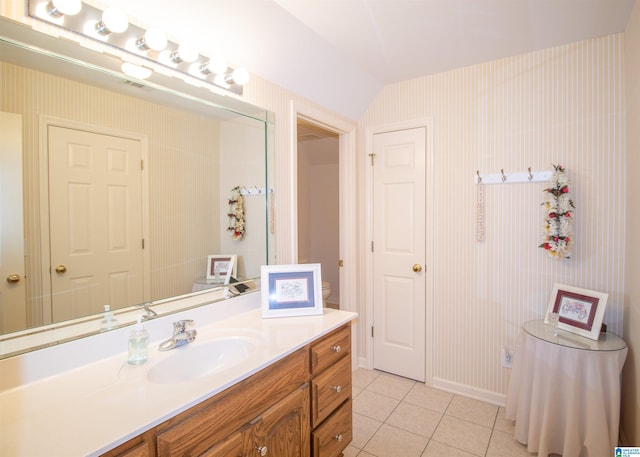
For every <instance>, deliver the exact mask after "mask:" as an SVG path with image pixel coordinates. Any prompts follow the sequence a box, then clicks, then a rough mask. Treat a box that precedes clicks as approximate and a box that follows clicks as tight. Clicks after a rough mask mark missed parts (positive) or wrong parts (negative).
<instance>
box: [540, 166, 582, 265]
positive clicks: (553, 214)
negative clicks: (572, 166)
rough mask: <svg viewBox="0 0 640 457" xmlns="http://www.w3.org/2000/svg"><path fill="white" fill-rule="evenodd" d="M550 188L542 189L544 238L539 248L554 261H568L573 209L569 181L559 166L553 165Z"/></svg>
mask: <svg viewBox="0 0 640 457" xmlns="http://www.w3.org/2000/svg"><path fill="white" fill-rule="evenodd" d="M553 168H554V172H553V176H552V177H551V184H552V185H551V187H549V188H547V189H544V193H545V201H544V202H543V203H542V205H543V206H544V208H545V211H546V214H545V217H544V229H545V236H544V241H543V243H542V244H540V246H539V247H541V248H543V249H544V250H545V251H547V254H549V256H551V257H553V258H554V259H568V258H570V257H571V248H572V247H573V233H572V231H571V226H572V225H573V209H574V208H575V206H574V204H573V200H572V199H571V194H570V192H569V179H568V178H567V173H566V171H565V169H564V167H562V166H561V165H554V166H553Z"/></svg>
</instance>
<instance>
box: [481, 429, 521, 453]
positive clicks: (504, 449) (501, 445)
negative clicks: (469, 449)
mask: <svg viewBox="0 0 640 457" xmlns="http://www.w3.org/2000/svg"><path fill="white" fill-rule="evenodd" d="M486 457H531V454H529V452H528V451H527V446H525V445H524V444H520V443H519V442H518V441H517V440H516V439H515V438H514V437H513V435H510V434H508V433H504V432H500V431H498V430H494V431H493V434H492V435H491V441H489V449H488V450H487V456H486Z"/></svg>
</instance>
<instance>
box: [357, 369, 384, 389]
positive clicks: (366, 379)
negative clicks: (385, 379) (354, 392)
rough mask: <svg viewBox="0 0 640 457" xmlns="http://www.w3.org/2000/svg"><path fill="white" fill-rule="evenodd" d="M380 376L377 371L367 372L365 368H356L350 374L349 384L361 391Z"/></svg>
mask: <svg viewBox="0 0 640 457" xmlns="http://www.w3.org/2000/svg"><path fill="white" fill-rule="evenodd" d="M378 376H380V372H379V371H373V370H367V369H366V368H358V369H356V370H354V371H353V373H352V380H351V384H352V385H353V386H354V387H359V388H361V389H364V388H366V387H367V386H368V385H369V384H371V382H372V381H373V380H374V379H376V378H377V377H378Z"/></svg>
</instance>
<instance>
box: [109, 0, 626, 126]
mask: <svg viewBox="0 0 640 457" xmlns="http://www.w3.org/2000/svg"><path fill="white" fill-rule="evenodd" d="M634 1H637V0H180V1H177V2H176V1H173V0H137V1H135V2H131V1H130V0H112V1H109V2H108V3H109V4H114V5H119V6H121V7H122V8H123V9H124V10H125V11H127V12H128V13H129V14H130V15H131V16H132V17H134V18H136V20H137V22H139V23H141V25H157V26H160V27H164V29H165V30H167V32H168V33H169V34H170V36H171V37H172V38H173V39H176V40H180V39H194V38H196V39H198V41H199V42H200V43H201V46H202V48H203V52H205V53H209V52H211V53H213V52H224V53H226V55H227V56H228V57H229V60H230V62H231V63H232V64H233V65H235V66H239V65H242V66H245V67H247V68H248V69H249V71H250V72H253V73H255V74H257V75H259V76H260V77H262V78H265V79H267V80H269V81H272V82H274V83H276V84H279V85H281V86H283V87H286V88H288V89H290V90H292V91H294V92H297V93H299V94H301V95H303V96H305V97H307V98H309V99H311V100H313V101H315V102H317V103H319V104H321V105H323V106H325V107H327V108H330V109H333V110H335V111H337V112H339V113H341V114H343V115H345V116H348V117H350V118H352V119H358V118H359V117H360V116H361V115H362V114H363V113H364V111H365V110H366V108H367V106H368V105H369V104H370V103H371V101H372V100H373V99H374V97H375V96H376V95H377V94H378V93H379V92H380V90H381V88H382V87H383V86H384V85H385V84H389V83H393V82H397V81H402V80H406V79H411V78H416V77H420V76H425V75H429V74H433V73H438V72H442V71H447V70H451V69H455V68H460V67H464V66H468V65H473V64H477V63H480V62H485V61H489V60H494V59H499V58H503V57H508V56H512V55H516V54H521V53H526V52H530V51H534V50H538V49H543V48H548V47H552V46H557V45H562V44H566V43H571V42H575V41H579V40H583V39H588V38H594V37H598V36H604V35H609V34H612V33H618V32H623V31H624V29H625V26H626V24H627V21H628V18H629V15H630V13H631V10H632V8H633V5H634Z"/></svg>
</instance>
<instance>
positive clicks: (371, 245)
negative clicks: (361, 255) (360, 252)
mask: <svg viewBox="0 0 640 457" xmlns="http://www.w3.org/2000/svg"><path fill="white" fill-rule="evenodd" d="M371 252H373V241H372V242H371Z"/></svg>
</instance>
